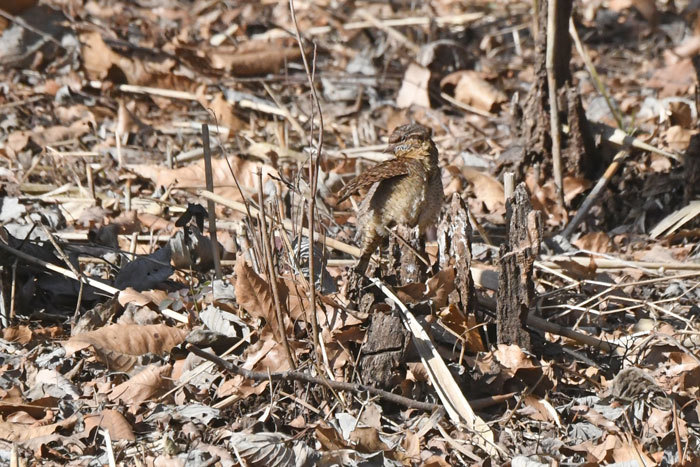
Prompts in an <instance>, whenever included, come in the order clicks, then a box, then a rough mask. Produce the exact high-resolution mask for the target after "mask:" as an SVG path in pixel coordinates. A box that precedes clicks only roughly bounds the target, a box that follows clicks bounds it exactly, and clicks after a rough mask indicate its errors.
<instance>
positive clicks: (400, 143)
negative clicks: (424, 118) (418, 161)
mask: <svg viewBox="0 0 700 467" xmlns="http://www.w3.org/2000/svg"><path fill="white" fill-rule="evenodd" d="M432 136H433V130H431V129H430V128H428V127H425V126H423V125H419V124H417V123H409V124H408V125H401V126H399V127H396V128H395V129H394V131H393V132H392V133H391V136H389V149H390V150H391V151H393V153H394V155H395V156H396V157H414V158H422V157H427V156H428V155H429V154H430V153H431V152H432V151H431V148H433V147H434V146H435V143H433V140H432V139H431V137H432Z"/></svg>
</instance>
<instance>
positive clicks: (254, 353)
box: [216, 339, 286, 397]
mask: <svg viewBox="0 0 700 467" xmlns="http://www.w3.org/2000/svg"><path fill="white" fill-rule="evenodd" d="M275 347H278V344H277V343H276V342H275V341H273V340H272V339H261V340H259V341H258V342H256V343H255V344H253V345H251V346H250V347H248V348H247V349H246V350H245V356H246V357H245V362H244V363H243V365H241V367H242V368H244V369H246V370H253V369H259V367H257V365H258V363H260V362H261V361H262V360H263V359H264V358H265V357H267V354H268V353H270V352H271V351H272V350H273V349H274V348H275ZM284 361H285V367H286V359H284ZM279 370H281V369H279ZM279 370H278V369H274V371H279ZM267 384H268V382H267V381H263V382H258V381H253V380H250V379H246V378H243V377H242V376H239V375H236V376H234V377H233V378H231V379H228V380H226V381H224V382H223V383H221V385H220V386H219V388H218V389H217V391H216V394H217V396H218V397H227V396H229V395H231V394H239V395H241V396H242V397H247V396H249V395H251V394H261V393H262V392H263V391H264V390H265V388H266V387H267Z"/></svg>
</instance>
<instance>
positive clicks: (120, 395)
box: [107, 365, 173, 411]
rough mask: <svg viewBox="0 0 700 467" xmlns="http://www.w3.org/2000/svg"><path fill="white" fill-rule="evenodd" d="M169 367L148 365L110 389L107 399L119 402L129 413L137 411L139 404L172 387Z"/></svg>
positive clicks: (170, 367) (170, 368)
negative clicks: (126, 407) (125, 406)
mask: <svg viewBox="0 0 700 467" xmlns="http://www.w3.org/2000/svg"><path fill="white" fill-rule="evenodd" d="M172 369H173V368H172V366H171V365H149V366H147V367H146V368H144V369H143V370H142V371H141V372H139V373H137V374H135V375H134V376H132V377H131V378H129V379H128V380H126V381H124V382H123V383H121V384H119V385H118V386H115V387H113V388H112V390H111V391H109V393H108V394H107V398H108V399H109V400H111V401H112V402H116V401H121V402H122V403H124V404H125V405H127V406H128V407H129V408H130V409H129V410H130V411H134V409H138V406H139V404H140V403H141V402H144V401H147V400H149V399H151V398H153V397H155V396H157V395H160V394H162V393H163V392H165V391H166V390H168V389H170V386H172V383H171V379H170V378H169V376H170V373H171V372H172Z"/></svg>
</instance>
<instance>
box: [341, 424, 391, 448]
mask: <svg viewBox="0 0 700 467" xmlns="http://www.w3.org/2000/svg"><path fill="white" fill-rule="evenodd" d="M348 441H350V443H351V444H352V445H353V446H354V447H355V449H357V450H358V451H360V452H368V453H369V452H378V451H389V446H387V445H386V444H384V441H382V440H381V439H380V438H379V431H377V429H376V428H370V427H358V428H355V429H354V430H353V431H352V433H350V436H349V440H348Z"/></svg>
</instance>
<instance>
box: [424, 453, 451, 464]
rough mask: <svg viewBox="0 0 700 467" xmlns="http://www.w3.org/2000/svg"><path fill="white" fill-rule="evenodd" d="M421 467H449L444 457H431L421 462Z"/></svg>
mask: <svg viewBox="0 0 700 467" xmlns="http://www.w3.org/2000/svg"><path fill="white" fill-rule="evenodd" d="M422 465H423V467H450V464H449V463H448V462H447V461H446V460H445V458H444V457H442V456H438V455H433V456H430V457H429V458H428V459H426V460H425V461H424V462H423V464H422Z"/></svg>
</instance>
